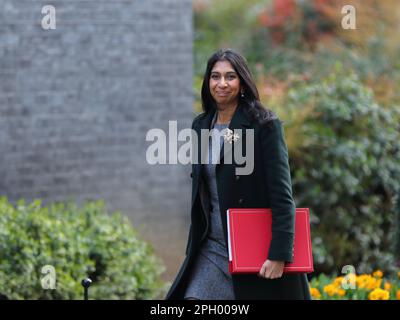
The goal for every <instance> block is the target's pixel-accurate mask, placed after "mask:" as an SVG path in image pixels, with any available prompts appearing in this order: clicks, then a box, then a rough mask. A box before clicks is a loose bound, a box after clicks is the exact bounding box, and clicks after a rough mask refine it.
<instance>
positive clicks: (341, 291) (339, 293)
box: [337, 289, 346, 297]
mask: <svg viewBox="0 0 400 320" xmlns="http://www.w3.org/2000/svg"><path fill="white" fill-rule="evenodd" d="M337 293H338V295H339V296H341V297H343V296H344V295H345V294H346V291H345V290H343V289H339V290H338V292H337Z"/></svg>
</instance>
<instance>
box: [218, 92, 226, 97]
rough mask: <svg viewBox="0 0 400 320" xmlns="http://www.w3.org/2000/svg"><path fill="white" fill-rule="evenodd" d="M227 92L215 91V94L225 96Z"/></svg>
mask: <svg viewBox="0 0 400 320" xmlns="http://www.w3.org/2000/svg"><path fill="white" fill-rule="evenodd" d="M228 94H229V92H217V95H219V96H227V95H228Z"/></svg>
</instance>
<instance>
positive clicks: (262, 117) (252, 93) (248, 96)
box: [201, 49, 277, 123]
mask: <svg viewBox="0 0 400 320" xmlns="http://www.w3.org/2000/svg"><path fill="white" fill-rule="evenodd" d="M218 61H229V62H230V63H231V65H232V67H233V68H234V69H235V71H236V73H237V74H238V75H239V79H240V85H241V88H242V90H244V97H242V96H241V95H239V104H240V105H242V106H243V108H244V112H245V113H246V114H247V115H248V116H249V117H250V118H251V119H252V120H256V121H258V122H259V123H268V122H270V121H271V120H273V119H277V116H276V114H275V113H274V112H272V111H271V110H269V109H267V108H265V107H264V106H263V105H262V104H261V101H260V96H259V94H258V90H257V87H256V85H255V83H254V80H253V77H252V75H251V72H250V70H249V68H248V66H247V61H246V59H245V58H244V57H243V56H242V55H240V54H239V53H237V52H235V51H233V50H232V49H220V50H218V51H217V52H215V53H214V54H213V55H212V56H211V57H210V58H209V59H208V62H207V69H206V72H205V74H204V78H203V85H202V87H201V103H202V107H203V111H204V112H205V113H208V112H210V111H211V110H214V109H216V108H217V106H216V103H215V100H214V98H213V97H212V96H211V93H210V77H211V70H212V68H213V67H214V64H215V63H216V62H218Z"/></svg>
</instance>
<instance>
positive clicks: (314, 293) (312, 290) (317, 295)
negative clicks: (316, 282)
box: [310, 288, 321, 299]
mask: <svg viewBox="0 0 400 320" xmlns="http://www.w3.org/2000/svg"><path fill="white" fill-rule="evenodd" d="M310 293H311V296H312V297H313V298H316V299H319V298H321V293H320V292H319V290H318V289H317V288H310Z"/></svg>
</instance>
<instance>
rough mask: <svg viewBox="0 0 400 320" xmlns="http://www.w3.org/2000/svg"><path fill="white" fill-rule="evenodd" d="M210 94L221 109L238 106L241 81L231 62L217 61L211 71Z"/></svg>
mask: <svg viewBox="0 0 400 320" xmlns="http://www.w3.org/2000/svg"><path fill="white" fill-rule="evenodd" d="M209 85H210V93H211V95H212V97H213V98H214V100H215V102H216V103H217V105H218V107H219V108H226V107H229V106H232V105H236V104H237V102H238V99H239V92H240V79H239V76H238V74H237V73H236V71H235V69H234V68H233V67H232V65H231V63H230V62H229V61H217V62H216V63H215V64H214V67H213V68H212V69H211V75H210V83H209Z"/></svg>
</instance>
